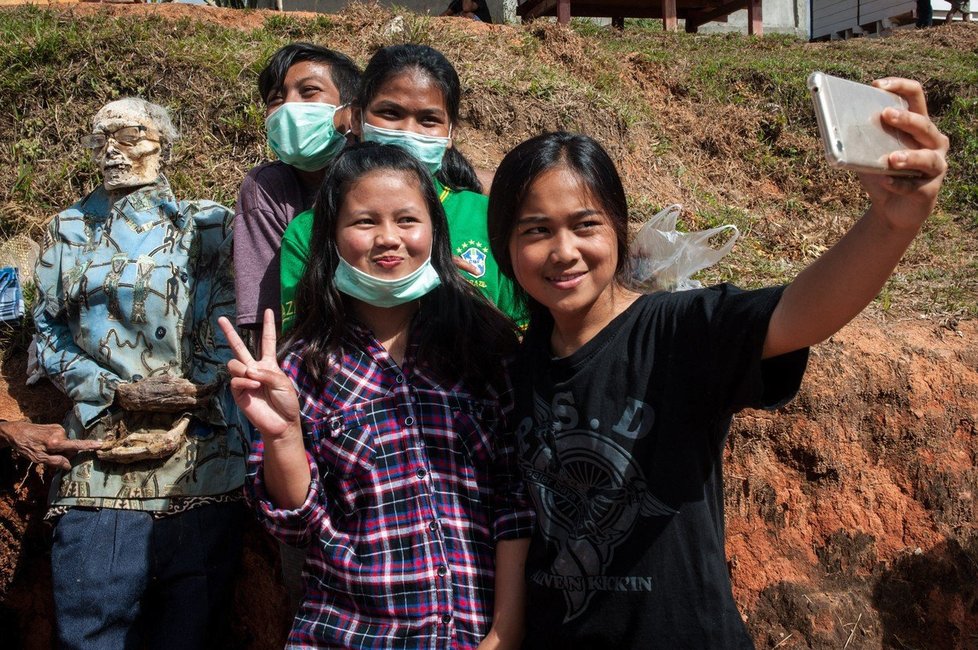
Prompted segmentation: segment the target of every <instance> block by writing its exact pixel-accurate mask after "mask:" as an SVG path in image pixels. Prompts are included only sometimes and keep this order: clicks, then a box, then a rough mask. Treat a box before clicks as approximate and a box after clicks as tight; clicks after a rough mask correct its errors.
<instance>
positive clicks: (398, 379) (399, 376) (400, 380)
mask: <svg viewBox="0 0 978 650" xmlns="http://www.w3.org/2000/svg"><path fill="white" fill-rule="evenodd" d="M395 380H396V381H397V383H399V384H403V383H404V375H398V376H397V377H395Z"/></svg>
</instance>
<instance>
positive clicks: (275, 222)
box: [234, 43, 360, 329]
mask: <svg viewBox="0 0 978 650" xmlns="http://www.w3.org/2000/svg"><path fill="white" fill-rule="evenodd" d="M359 82H360V70H359V68H357V66H356V64H355V63H353V61H352V60H351V59H350V58H349V57H347V56H346V55H344V54H341V53H339V52H335V51H333V50H329V49H326V48H324V47H320V46H318V45H313V44H310V43H292V44H290V45H286V46H285V47H283V48H281V49H280V50H278V51H277V52H276V53H275V54H273V55H272V57H271V59H269V61H268V64H267V65H266V66H265V69H264V70H262V72H261V74H260V75H259V77H258V91H259V93H260V94H261V98H262V101H263V102H264V103H265V128H266V131H267V136H268V145H269V148H271V150H272V151H273V152H274V153H275V155H276V156H277V157H278V160H277V161H274V162H267V163H263V164H261V165H259V166H258V167H255V168H254V169H253V170H251V172H249V173H248V175H247V176H246V177H245V179H244V182H243V183H242V184H241V190H240V192H239V194H238V203H237V206H236V209H235V218H234V240H235V244H234V266H235V294H236V297H237V303H238V316H237V324H238V326H239V327H244V328H248V329H257V328H260V327H261V323H262V314H264V311H265V309H272V310H273V311H274V312H275V316H276V322H281V312H280V299H279V259H280V258H279V249H280V247H281V243H282V234H283V233H284V232H285V228H286V226H288V224H289V222H290V221H292V219H293V218H294V217H295V216H296V215H297V214H299V213H300V212H303V211H305V210H308V209H309V208H311V207H312V204H313V201H314V200H315V198H316V192H317V191H318V190H319V185H320V183H321V182H322V180H323V176H324V174H325V168H326V166H327V165H328V164H329V162H330V161H331V160H332V159H333V158H335V157H336V155H337V154H339V152H340V150H341V149H342V148H343V146H344V145H345V144H346V139H347V138H346V134H347V133H349V132H350V113H351V112H350V108H349V103H350V102H351V101H353V99H354V98H355V97H356V92H357V86H358V84H359Z"/></svg>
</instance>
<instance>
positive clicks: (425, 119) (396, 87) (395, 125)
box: [354, 68, 451, 138]
mask: <svg viewBox="0 0 978 650" xmlns="http://www.w3.org/2000/svg"><path fill="white" fill-rule="evenodd" d="M362 117H363V120H364V121H365V122H367V123H368V124H370V125H372V126H379V127H381V128H385V129H395V130H398V131H411V132H413V133H421V134H423V135H433V136H438V137H442V138H444V137H447V136H448V135H449V133H450V127H451V118H450V116H449V114H448V108H447V106H446V105H445V95H444V93H442V90H441V87H440V86H439V85H438V84H437V82H435V80H434V79H432V78H431V76H430V75H429V74H427V73H426V72H424V71H423V70H420V69H418V68H410V69H408V70H405V71H404V72H402V73H400V74H397V75H395V76H393V77H391V78H390V79H388V80H387V81H386V82H384V83H383V84H382V85H381V86H380V89H379V90H378V91H377V93H376V94H375V95H374V97H373V99H372V100H371V101H370V103H369V104H368V105H367V106H366V107H365V108H363V115H362ZM359 128H360V127H359V120H354V129H355V130H357V131H359Z"/></svg>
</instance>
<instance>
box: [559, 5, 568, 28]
mask: <svg viewBox="0 0 978 650" xmlns="http://www.w3.org/2000/svg"><path fill="white" fill-rule="evenodd" d="M557 22H558V23H559V24H561V25H566V24H567V23H569V22H570V0H557Z"/></svg>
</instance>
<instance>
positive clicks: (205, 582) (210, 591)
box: [51, 503, 244, 650]
mask: <svg viewBox="0 0 978 650" xmlns="http://www.w3.org/2000/svg"><path fill="white" fill-rule="evenodd" d="M243 510H244V509H243V506H242V505H241V504H240V503H220V504H210V505H205V506H201V507H198V508H194V509H192V510H188V511H186V512H182V513H178V514H174V515H170V516H168V517H163V518H161V519H153V517H152V515H150V514H149V513H146V512H140V511H135V510H114V509H110V508H100V509H88V508H72V509H71V510H69V511H68V513H67V514H65V515H63V516H62V517H61V519H60V520H59V521H58V523H57V525H56V526H55V529H54V542H53V547H52V549H51V574H52V582H53V588H54V610H55V621H56V626H57V637H58V645H59V647H61V648H71V649H74V648H79V649H82V648H84V649H85V650H109V649H112V650H127V649H129V648H139V647H147V648H154V649H155V648H160V649H162V648H180V649H181V650H183V649H188V650H193V649H196V648H201V649H204V648H213V647H217V646H219V645H220V640H219V638H218V636H219V635H221V634H222V633H223V632H224V629H223V628H224V625H225V624H226V622H227V614H228V610H229V606H230V603H231V594H230V588H231V584H232V579H233V577H234V573H235V570H236V568H237V566H238V561H239V558H240V555H241V527H242V523H243V520H242V517H243V516H244V512H243Z"/></svg>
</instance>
